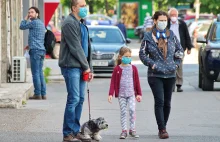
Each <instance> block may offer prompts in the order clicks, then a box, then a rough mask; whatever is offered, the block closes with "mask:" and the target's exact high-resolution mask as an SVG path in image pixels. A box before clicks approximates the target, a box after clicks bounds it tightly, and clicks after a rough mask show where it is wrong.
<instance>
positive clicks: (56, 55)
mask: <svg viewBox="0 0 220 142" xmlns="http://www.w3.org/2000/svg"><path fill="white" fill-rule="evenodd" d="M59 55H60V44H59V43H56V45H55V47H54V49H53V52H52V58H53V59H59Z"/></svg>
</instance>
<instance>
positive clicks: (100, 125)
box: [81, 117, 108, 141]
mask: <svg viewBox="0 0 220 142" xmlns="http://www.w3.org/2000/svg"><path fill="white" fill-rule="evenodd" d="M107 128H108V123H107V122H106V121H105V119H104V118H103V117H99V118H97V119H92V120H90V121H87V122H85V123H84V124H83V125H82V127H81V133H82V134H83V135H84V136H85V137H86V138H88V139H94V140H97V141H100V140H101V139H102V137H101V136H100V133H99V132H100V131H101V130H103V129H107Z"/></svg>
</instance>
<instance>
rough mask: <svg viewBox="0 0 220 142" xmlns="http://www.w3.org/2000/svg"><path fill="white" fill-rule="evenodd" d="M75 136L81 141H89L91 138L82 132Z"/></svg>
mask: <svg viewBox="0 0 220 142" xmlns="http://www.w3.org/2000/svg"><path fill="white" fill-rule="evenodd" d="M76 138H77V139H79V140H81V141H82V142H91V141H92V139H91V138H86V137H85V136H84V135H83V134H82V133H78V134H77V135H76Z"/></svg>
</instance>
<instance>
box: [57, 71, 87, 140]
mask: <svg viewBox="0 0 220 142" xmlns="http://www.w3.org/2000/svg"><path fill="white" fill-rule="evenodd" d="M61 72H62V75H63V77H64V79H65V82H66V88H67V92H68V96H67V102H66V109H65V113H64V122H63V135H64V136H67V135H69V134H71V133H73V134H75V135H76V134H77V133H79V130H80V118H81V113H82V108H83V102H84V96H85V86H86V82H85V81H83V80H82V71H81V69H80V68H61Z"/></svg>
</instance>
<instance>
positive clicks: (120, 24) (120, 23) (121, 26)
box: [116, 19, 127, 39]
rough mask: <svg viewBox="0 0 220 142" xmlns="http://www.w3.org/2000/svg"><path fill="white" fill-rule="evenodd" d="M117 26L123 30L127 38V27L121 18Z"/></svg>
mask: <svg viewBox="0 0 220 142" xmlns="http://www.w3.org/2000/svg"><path fill="white" fill-rule="evenodd" d="M116 26H117V27H118V28H119V29H120V30H121V32H122V33H123V35H124V37H125V39H127V29H126V26H125V24H124V22H123V20H122V19H120V20H119V22H118V24H117V25H116Z"/></svg>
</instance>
